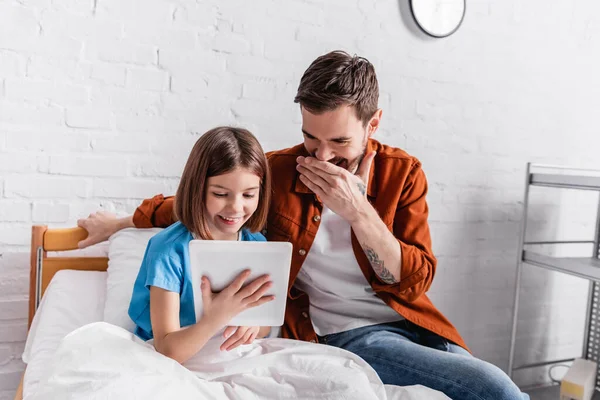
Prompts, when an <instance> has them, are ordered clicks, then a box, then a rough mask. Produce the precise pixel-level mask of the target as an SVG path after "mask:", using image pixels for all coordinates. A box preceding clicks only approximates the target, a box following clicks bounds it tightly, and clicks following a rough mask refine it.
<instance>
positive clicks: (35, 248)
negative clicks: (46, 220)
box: [29, 225, 108, 326]
mask: <svg viewBox="0 0 600 400" xmlns="http://www.w3.org/2000/svg"><path fill="white" fill-rule="evenodd" d="M87 235H88V233H87V231H86V230H85V229H83V228H67V229H48V227H47V226H46V225H34V226H33V227H32V228H31V258H30V262H31V269H30V272H29V326H31V321H32V320H33V316H34V314H35V311H36V309H37V307H38V304H39V302H40V300H41V298H42V296H43V294H44V291H45V290H46V288H47V287H48V284H49V283H50V281H51V280H52V277H54V274H56V273H57V272H58V271H60V270H63V269H75V270H80V271H106V269H107V267H108V258H107V257H48V254H47V252H49V251H67V250H75V249H77V243H78V242H79V241H80V240H83V239H85V238H86V237H87Z"/></svg>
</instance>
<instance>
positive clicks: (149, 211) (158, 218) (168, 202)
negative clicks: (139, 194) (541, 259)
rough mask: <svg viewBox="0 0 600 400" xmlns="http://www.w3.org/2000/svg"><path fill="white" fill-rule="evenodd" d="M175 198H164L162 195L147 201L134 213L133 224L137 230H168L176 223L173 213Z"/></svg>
mask: <svg viewBox="0 0 600 400" xmlns="http://www.w3.org/2000/svg"><path fill="white" fill-rule="evenodd" d="M174 200H175V197H174V196H167V197H164V196H163V195H162V194H157V195H156V196H154V197H152V198H150V199H145V200H144V201H143V202H142V204H140V205H139V207H138V208H136V210H135V212H134V213H133V224H134V225H135V227H136V228H153V227H157V228H166V227H168V226H169V225H172V224H173V223H174V222H175V221H176V218H175V213H174V212H173V201H174Z"/></svg>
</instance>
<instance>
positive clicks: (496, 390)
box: [471, 360, 529, 400]
mask: <svg viewBox="0 0 600 400" xmlns="http://www.w3.org/2000/svg"><path fill="white" fill-rule="evenodd" d="M478 361H479V362H478V363H477V364H479V365H478V366H477V367H476V370H475V371H474V376H473V379H471V385H473V387H474V388H477V392H478V393H480V396H481V398H482V399H486V400H487V399H489V400H524V399H529V396H527V395H524V394H523V393H522V392H521V390H520V389H519V388H518V387H517V385H516V384H515V383H514V382H513V381H512V380H511V379H510V378H509V377H508V375H506V373H504V371H502V370H501V369H500V368H498V367H496V366H495V365H493V364H490V363H488V362H485V361H481V360H478Z"/></svg>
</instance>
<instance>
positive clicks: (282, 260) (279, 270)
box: [189, 240, 292, 326]
mask: <svg viewBox="0 0 600 400" xmlns="http://www.w3.org/2000/svg"><path fill="white" fill-rule="evenodd" d="M189 246H190V247H189V249H190V266H191V273H192V277H191V278H192V287H193V290H194V306H195V310H196V320H197V321H199V320H200V318H202V310H203V308H202V292H201V290H200V282H201V278H202V276H206V277H207V278H208V279H209V280H210V283H211V287H212V290H213V292H218V291H221V290H223V289H224V288H225V287H227V286H228V285H229V284H230V283H231V282H233V280H234V279H235V278H236V277H237V276H238V275H239V274H240V273H241V272H242V271H243V270H245V269H250V271H251V273H250V277H249V278H248V279H247V280H246V283H249V282H251V281H252V280H254V279H255V278H258V277H259V276H261V275H264V274H269V275H270V277H271V281H272V282H273V286H272V287H271V289H270V290H269V292H268V293H267V295H274V296H275V299H274V300H273V301H270V302H268V303H265V304H263V305H261V306H258V307H254V308H250V309H248V310H245V311H243V312H241V313H240V314H238V315H237V316H235V317H234V318H233V319H232V320H231V321H230V322H229V324H228V325H232V326H281V325H283V318H284V315H285V304H286V298H287V289H288V282H289V276H290V265H291V261H292V244H291V243H287V242H237V241H221V240H192V241H191V242H190V245H189Z"/></svg>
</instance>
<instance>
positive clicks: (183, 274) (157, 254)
mask: <svg viewBox="0 0 600 400" xmlns="http://www.w3.org/2000/svg"><path fill="white" fill-rule="evenodd" d="M192 239H193V237H192V234H191V232H190V231H188V229H187V228H186V227H185V226H184V225H183V224H182V223H181V222H176V223H175V224H173V225H171V226H170V227H168V228H167V229H165V230H163V231H161V232H159V233H158V234H156V235H155V236H154V237H152V238H151V239H150V241H149V242H148V246H147V247H146V253H145V254H144V259H143V261H142V265H141V267H140V271H139V272H138V276H137V279H136V280H135V283H134V285H133V293H132V295H131V302H130V303H129V317H130V318H131V319H132V320H133V322H134V323H135V325H136V328H135V334H136V335H137V336H139V337H140V338H142V339H143V340H150V339H152V338H153V337H154V335H153V333H152V323H151V322H150V286H156V287H159V288H162V289H165V290H168V291H170V292H175V293H179V299H180V300H179V301H180V307H179V322H180V324H181V327H185V326H189V325H192V324H195V323H196V311H195V309H194V290H193V288H192V283H191V282H192V279H191V277H192V274H191V270H190V254H189V243H190V241H191V240H192ZM240 239H241V240H242V241H250V242H264V241H266V239H265V237H264V236H263V235H262V234H260V233H252V232H250V231H248V230H246V229H243V230H242V231H241V238H240Z"/></svg>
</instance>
